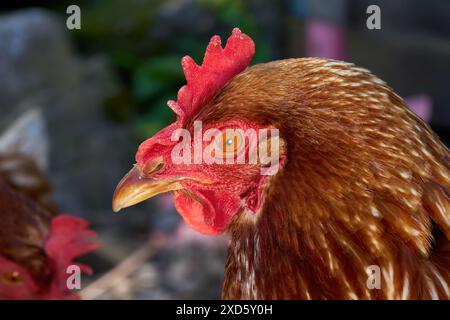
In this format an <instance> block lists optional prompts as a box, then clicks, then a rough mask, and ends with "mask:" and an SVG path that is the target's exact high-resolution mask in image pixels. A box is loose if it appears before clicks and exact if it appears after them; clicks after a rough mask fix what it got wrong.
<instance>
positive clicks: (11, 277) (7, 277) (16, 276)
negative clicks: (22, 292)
mask: <svg viewBox="0 0 450 320" xmlns="http://www.w3.org/2000/svg"><path fill="white" fill-rule="evenodd" d="M1 279H2V280H3V281H4V282H6V283H8V284H20V283H21V282H22V276H21V275H20V272H19V271H15V270H13V271H6V272H5V273H3V275H2V278H1Z"/></svg>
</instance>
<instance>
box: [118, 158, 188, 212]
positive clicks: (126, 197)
mask: <svg viewBox="0 0 450 320" xmlns="http://www.w3.org/2000/svg"><path fill="white" fill-rule="evenodd" d="M180 189H182V186H181V183H180V180H179V179H174V180H166V179H160V180H157V179H153V178H151V172H150V173H147V174H146V175H145V176H143V174H142V171H141V169H140V168H139V166H138V165H134V167H133V169H131V170H130V171H129V172H128V173H127V174H126V175H125V177H123V178H122V180H121V181H120V182H119V184H118V185H117V187H116V191H115V192H114V196H113V200H112V209H113V211H114V212H118V211H119V210H121V209H123V208H126V207H130V206H132V205H135V204H137V203H139V202H142V201H144V200H147V199H149V198H151V197H153V196H156V195H158V194H160V193H164V192H169V191H175V190H180Z"/></svg>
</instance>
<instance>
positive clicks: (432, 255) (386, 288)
mask: <svg viewBox="0 0 450 320" xmlns="http://www.w3.org/2000/svg"><path fill="white" fill-rule="evenodd" d="M253 52H254V44H253V42H252V41H251V39H250V38H249V37H248V36H246V35H244V34H242V33H241V31H240V30H239V29H234V30H233V32H232V35H231V36H230V38H229V39H228V41H227V44H226V46H225V48H223V49H222V47H221V42H220V38H219V37H217V36H214V37H212V38H211V41H210V43H209V45H208V47H207V49H206V53H205V57H204V59H203V63H202V65H197V64H196V63H195V62H194V61H193V60H192V59H191V58H189V57H184V58H183V59H182V66H183V71H184V73H185V76H186V80H187V84H186V85H185V86H183V87H182V88H181V89H180V90H179V92H178V96H177V101H169V102H168V105H169V107H170V108H172V110H174V112H175V113H176V114H177V120H176V121H175V122H174V123H172V124H171V125H169V126H167V127H166V128H164V129H162V130H161V131H159V132H158V133H157V134H155V135H154V136H153V137H151V138H149V139H147V140H146V141H144V142H143V143H142V144H141V145H140V146H139V149H138V151H137V153H136V164H135V165H134V167H133V168H132V169H131V170H130V172H129V173H128V174H127V175H126V176H125V177H124V178H123V179H122V180H121V181H120V183H119V184H118V186H117V188H116V191H115V194H114V196H113V209H114V210H115V211H118V210H120V209H122V208H125V207H128V206H130V205H134V204H136V203H138V202H140V201H144V200H145V199H148V198H149V197H152V196H154V195H156V194H159V193H162V192H167V191H173V192H174V201H175V207H176V208H177V210H178V212H180V214H181V215H182V216H183V218H184V220H185V221H186V223H187V224H189V225H190V226H191V227H192V228H194V229H196V230H198V231H200V232H202V233H205V234H210V235H217V234H220V233H222V232H227V233H229V235H230V238H231V239H230V242H229V253H228V259H227V263H226V267H225V281H224V285H223V291H222V295H223V297H224V298H225V299H448V298H449V297H450V289H449V286H450V242H449V239H450V155H449V151H448V149H447V148H446V147H445V146H444V145H443V144H442V143H441V142H440V141H439V138H438V137H437V136H436V135H435V134H434V133H433V132H432V131H431V130H430V128H429V127H428V126H427V125H426V124H425V123H424V122H423V121H422V120H420V119H419V118H418V117H417V116H416V115H414V114H413V113H412V112H411V111H410V110H409V109H408V108H407V107H406V106H405V105H404V102H403V100H402V99H401V98H400V97H399V96H398V95H396V94H395V93H394V92H393V91H392V89H390V88H389V87H388V86H387V85H386V84H385V83H384V82H383V81H382V80H380V79H378V78H377V77H375V76H374V75H372V74H371V73H370V72H369V71H367V70H365V69H363V68H359V67H356V66H355V65H353V64H350V63H345V62H340V61H333V60H327V59H318V58H304V59H290V60H281V61H274V62H270V63H266V64H259V65H255V66H252V67H249V68H247V69H245V66H247V65H248V63H249V62H250V60H251V57H252V55H253ZM196 123H197V124H198V123H201V125H202V128H203V129H202V130H203V131H202V133H203V138H202V139H200V138H201V137H200V138H196V137H195V131H196V130H195V129H196V127H195V124H196ZM205 128H208V129H205ZM273 128H275V129H278V130H279V132H274V133H273V134H272V133H271V136H270V138H267V136H266V138H264V137H263V138H260V140H259V141H258V142H256V143H254V144H253V147H251V143H249V144H247V145H246V144H245V141H246V140H252V139H250V138H249V136H246V135H244V134H241V135H239V134H237V135H235V136H230V135H228V134H227V131H229V129H231V130H241V131H246V132H247V131H248V130H253V132H257V131H259V130H261V131H259V132H260V133H261V132H262V130H268V129H273ZM180 129H181V131H182V132H184V137H183V139H182V141H181V142H179V141H178V140H177V139H174V138H180V136H179V135H178V133H179V132H180V131H179V130H180ZM183 130H184V131H183ZM209 130H215V132H216V134H215V135H214V139H213V140H208V138H205V136H206V133H207V132H210V131H209ZM275 131H276V130H275ZM186 132H187V133H186ZM192 132H194V139H193V140H194V142H192V140H189V139H186V140H187V143H186V140H185V136H187V137H189V136H190V135H192ZM271 132H272V131H271ZM174 133H175V136H174ZM223 137H225V140H223ZM217 139H219V140H217ZM254 140H255V139H253V142H255V141H254ZM223 141H226V145H227V146H229V147H231V148H228V149H226V148H225V147H224V144H223ZM265 142H268V144H270V148H271V149H272V143H273V147H274V148H276V145H277V142H279V143H280V148H279V149H280V153H279V154H278V155H277V159H276V160H280V161H279V162H277V163H276V165H273V163H270V165H267V163H264V161H260V162H253V163H251V162H249V163H235V162H233V161H231V163H225V162H221V161H219V162H215V161H210V162H207V161H197V163H195V162H194V163H192V162H190V161H184V160H183V161H179V158H180V157H179V155H180V145H181V146H183V149H182V154H183V159H184V158H187V159H188V160H189V155H190V154H192V153H195V151H196V149H197V148H198V146H200V147H206V148H208V149H207V150H209V151H208V152H210V150H213V151H214V157H216V158H215V159H216V160H217V158H218V159H219V160H223V158H224V157H225V158H226V159H227V160H234V159H235V158H237V157H242V158H245V157H246V158H247V159H248V158H249V155H254V154H255V152H256V148H255V146H256V145H257V144H258V147H260V146H263V145H265ZM211 148H212V149H211ZM275 150H276V149H275ZM174 155H175V157H174ZM185 155H187V157H184V156H185ZM207 155H208V154H207ZM258 156H259V157H260V158H259V160H261V159H262V158H261V157H264V151H263V153H262V154H261V149H259V150H258ZM278 165H279V166H278ZM268 168H270V169H273V168H276V169H277V170H274V171H273V173H274V175H265V174H264V173H262V171H261V170H262V169H268ZM278 169H279V170H278ZM378 271H379V272H378ZM369 273H370V274H369Z"/></svg>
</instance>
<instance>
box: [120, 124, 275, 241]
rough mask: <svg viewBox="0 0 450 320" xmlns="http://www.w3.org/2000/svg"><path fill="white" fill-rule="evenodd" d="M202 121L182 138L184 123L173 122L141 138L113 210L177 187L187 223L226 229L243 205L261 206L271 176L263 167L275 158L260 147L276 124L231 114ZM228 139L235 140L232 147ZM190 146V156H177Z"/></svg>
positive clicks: (252, 210)
mask: <svg viewBox="0 0 450 320" xmlns="http://www.w3.org/2000/svg"><path fill="white" fill-rule="evenodd" d="M200 123H201V120H198V121H195V125H194V124H193V123H191V124H190V125H189V126H187V128H188V129H186V130H185V131H184V132H185V133H186V135H185V136H184V137H183V138H180V139H177V138H178V137H179V136H180V135H179V134H177V132H176V130H178V129H180V128H179V127H175V126H169V127H168V128H169V129H170V131H169V130H167V128H166V129H164V130H162V131H160V132H159V133H157V134H156V135H155V136H154V137H152V138H150V139H148V140H147V141H145V142H143V143H142V144H141V146H140V148H139V150H138V153H137V155H136V161H137V164H136V165H135V167H134V168H133V169H132V170H131V171H130V172H129V173H128V175H127V176H126V177H124V179H123V180H122V181H121V182H120V183H119V185H118V187H117V189H116V192H115V195H114V201H113V208H114V210H116V211H118V210H120V209H121V208H123V207H126V206H129V205H133V204H136V203H138V202H140V201H143V200H146V199H148V198H150V197H152V196H154V195H156V194H159V193H162V192H167V191H174V197H175V206H176V208H177V210H178V212H179V213H180V214H181V215H182V216H183V218H184V220H185V221H186V223H188V224H189V225H190V226H191V227H192V228H194V229H195V230H197V231H199V232H202V233H205V234H210V235H217V234H220V233H222V232H223V231H224V230H225V229H226V228H227V226H228V224H229V223H230V221H231V219H232V218H233V216H234V215H236V214H237V213H238V212H240V211H242V210H244V211H248V212H249V213H250V214H255V213H257V212H258V210H259V209H260V206H261V203H262V202H261V200H262V191H263V188H264V182H265V181H266V179H267V177H268V176H269V175H265V174H262V172H263V171H262V170H263V169H265V168H267V167H270V166H271V165H273V163H269V162H268V161H266V162H262V161H261V157H259V156H258V153H257V150H259V149H258V148H259V147H260V146H262V145H267V144H269V145H270V141H272V140H270V139H271V138H273V139H275V138H278V137H272V136H271V135H270V134H271V132H272V131H271V130H269V129H273V128H265V127H262V126H259V125H257V124H255V123H252V122H245V121H236V120H230V121H226V122H220V123H207V124H205V123H202V125H201V128H200V131H198V129H199V126H200ZM194 127H195V128H196V129H194ZM194 131H195V132H194ZM264 135H266V136H264ZM233 138H234V139H233ZM189 139H190V140H189ZM173 140H175V141H173ZM227 141H228V143H229V144H232V145H231V147H229V149H228V150H227V147H226V145H227ZM268 141H269V142H268ZM180 143H186V144H184V147H183V144H180ZM182 147H183V148H184V151H183V152H179V151H178V150H179V149H181V148H182ZM186 152H187V154H188V155H190V157H185V158H183V159H180V158H177V156H183V155H186ZM255 152H256V153H255ZM260 154H261V153H260ZM196 155H200V157H196ZM271 155H272V154H271ZM273 155H274V156H275V154H273ZM181 160H183V161H181ZM279 160H280V159H276V161H274V162H275V163H278V164H279Z"/></svg>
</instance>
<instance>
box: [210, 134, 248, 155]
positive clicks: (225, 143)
mask: <svg viewBox="0 0 450 320" xmlns="http://www.w3.org/2000/svg"><path fill="white" fill-rule="evenodd" d="M242 145H243V137H242V133H241V132H239V130H229V129H227V130H226V132H225V133H223V134H222V135H221V136H219V137H218V138H217V139H216V150H217V151H218V152H219V156H220V155H221V154H222V155H226V156H231V155H234V154H236V153H237V152H238V151H239V150H240V149H241V148H242Z"/></svg>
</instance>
